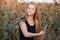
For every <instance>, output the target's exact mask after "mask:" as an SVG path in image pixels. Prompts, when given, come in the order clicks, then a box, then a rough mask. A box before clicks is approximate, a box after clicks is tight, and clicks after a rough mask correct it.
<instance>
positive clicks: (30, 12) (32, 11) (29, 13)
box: [27, 4, 36, 16]
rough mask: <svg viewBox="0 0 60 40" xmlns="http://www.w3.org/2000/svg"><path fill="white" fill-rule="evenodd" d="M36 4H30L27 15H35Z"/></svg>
mask: <svg viewBox="0 0 60 40" xmlns="http://www.w3.org/2000/svg"><path fill="white" fill-rule="evenodd" d="M35 10H36V8H35V6H34V5H33V4H29V6H28V8H27V15H30V16H33V15H34V14H35Z"/></svg>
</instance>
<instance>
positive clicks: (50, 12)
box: [0, 0, 60, 40]
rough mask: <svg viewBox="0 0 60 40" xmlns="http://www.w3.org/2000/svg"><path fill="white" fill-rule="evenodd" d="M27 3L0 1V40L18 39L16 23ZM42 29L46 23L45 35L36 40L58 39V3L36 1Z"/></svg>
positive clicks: (59, 24)
mask: <svg viewBox="0 0 60 40" xmlns="http://www.w3.org/2000/svg"><path fill="white" fill-rule="evenodd" d="M26 5H27V3H25V2H24V3H17V2H16V1H12V2H11V1H8V2H7V1H2V0H1V2H0V40H18V39H19V37H18V35H19V32H18V28H17V27H18V23H19V21H20V17H21V16H24V13H25V7H26ZM37 5H38V10H39V14H40V16H41V26H42V29H43V28H44V27H45V26H46V25H47V29H46V35H45V37H43V36H42V38H41V37H39V38H38V39H37V40H60V4H57V3H54V4H52V3H51V4H49V3H38V4H37Z"/></svg>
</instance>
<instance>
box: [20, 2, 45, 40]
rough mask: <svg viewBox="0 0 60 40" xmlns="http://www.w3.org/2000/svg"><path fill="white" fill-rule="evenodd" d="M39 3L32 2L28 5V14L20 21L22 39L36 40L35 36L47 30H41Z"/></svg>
mask: <svg viewBox="0 0 60 40" xmlns="http://www.w3.org/2000/svg"><path fill="white" fill-rule="evenodd" d="M37 11H38V10H37V5H36V3H34V2H30V3H29V4H28V5H27V7H26V15H25V16H24V17H22V18H21V19H20V22H19V27H20V30H19V33H20V35H19V37H20V40H34V37H36V36H41V35H44V34H45V30H42V31H40V30H41V26H40V18H39V14H38V12H37Z"/></svg>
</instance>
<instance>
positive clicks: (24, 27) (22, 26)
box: [19, 22, 44, 37]
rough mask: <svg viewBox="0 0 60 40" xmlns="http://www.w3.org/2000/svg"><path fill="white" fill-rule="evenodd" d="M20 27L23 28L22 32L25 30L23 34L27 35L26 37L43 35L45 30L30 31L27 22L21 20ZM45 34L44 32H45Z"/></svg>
mask: <svg viewBox="0 0 60 40" xmlns="http://www.w3.org/2000/svg"><path fill="white" fill-rule="evenodd" d="M19 25H20V28H21V30H22V32H23V35H24V36H25V37H34V36H40V35H42V33H43V32H40V33H30V32H28V30H27V27H26V24H25V23H24V22H20V24H19ZM43 34H44V33H43Z"/></svg>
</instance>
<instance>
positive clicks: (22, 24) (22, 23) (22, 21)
mask: <svg viewBox="0 0 60 40" xmlns="http://www.w3.org/2000/svg"><path fill="white" fill-rule="evenodd" d="M19 25H20V26H25V25H26V24H25V19H24V18H21V19H20V22H19Z"/></svg>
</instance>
